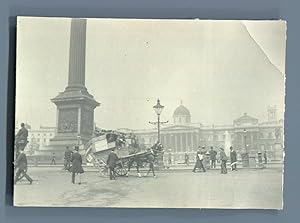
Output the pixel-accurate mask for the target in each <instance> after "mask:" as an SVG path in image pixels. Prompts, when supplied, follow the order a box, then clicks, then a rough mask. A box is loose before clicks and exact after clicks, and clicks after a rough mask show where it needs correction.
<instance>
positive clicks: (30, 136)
mask: <svg viewBox="0 0 300 223" xmlns="http://www.w3.org/2000/svg"><path fill="white" fill-rule="evenodd" d="M41 136H44V137H47V136H48V137H53V136H54V133H29V134H28V137H29V138H35V137H41Z"/></svg>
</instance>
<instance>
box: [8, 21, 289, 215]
mask: <svg viewBox="0 0 300 223" xmlns="http://www.w3.org/2000/svg"><path fill="white" fill-rule="evenodd" d="M16 45H17V49H16V54H17V56H16V107H15V108H16V109H15V144H14V145H15V146H14V148H11V149H14V163H13V166H14V205H15V206H20V207H23V206H25V207H28V206H36V207H114V208H222V209H282V208H283V187H284V185H283V177H284V176H283V172H284V171H283V170H284V111H285V49H286V22H285V21H281V20H270V21H267V20H266V21H259V20H253V21H250V20H249V21H244V20H199V19H182V20H179V19H96V18H95V19H92V18H88V19H85V18H55V17H18V18H17V44H16Z"/></svg>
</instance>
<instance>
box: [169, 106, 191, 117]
mask: <svg viewBox="0 0 300 223" xmlns="http://www.w3.org/2000/svg"><path fill="white" fill-rule="evenodd" d="M173 116H191V113H190V111H189V110H188V109H187V108H186V107H185V106H183V105H180V106H178V107H177V108H176V109H175V111H174V114H173Z"/></svg>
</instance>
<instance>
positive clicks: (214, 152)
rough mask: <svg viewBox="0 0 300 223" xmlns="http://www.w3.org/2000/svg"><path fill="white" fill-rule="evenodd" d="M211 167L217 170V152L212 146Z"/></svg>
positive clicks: (210, 152)
mask: <svg viewBox="0 0 300 223" xmlns="http://www.w3.org/2000/svg"><path fill="white" fill-rule="evenodd" d="M209 157H210V167H211V168H216V159H217V151H216V150H214V148H213V147H212V146H211V147H210V151H209Z"/></svg>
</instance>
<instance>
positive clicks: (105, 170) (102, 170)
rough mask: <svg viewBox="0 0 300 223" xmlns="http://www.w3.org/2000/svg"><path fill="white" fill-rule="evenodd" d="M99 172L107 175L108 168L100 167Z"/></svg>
mask: <svg viewBox="0 0 300 223" xmlns="http://www.w3.org/2000/svg"><path fill="white" fill-rule="evenodd" d="M99 172H100V175H102V176H108V168H107V167H106V166H104V167H101V168H100V170H99Z"/></svg>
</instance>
